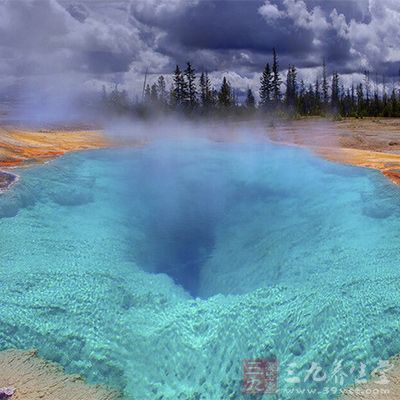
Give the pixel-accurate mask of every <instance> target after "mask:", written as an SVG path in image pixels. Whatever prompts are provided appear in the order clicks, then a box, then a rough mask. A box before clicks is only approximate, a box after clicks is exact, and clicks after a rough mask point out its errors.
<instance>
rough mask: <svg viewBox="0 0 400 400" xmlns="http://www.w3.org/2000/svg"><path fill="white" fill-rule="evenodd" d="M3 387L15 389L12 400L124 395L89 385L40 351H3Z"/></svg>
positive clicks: (107, 399) (93, 399) (111, 399)
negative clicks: (40, 353) (41, 354)
mask: <svg viewBox="0 0 400 400" xmlns="http://www.w3.org/2000/svg"><path fill="white" fill-rule="evenodd" d="M0 387H8V388H13V389H14V390H15V391H14V394H13V396H12V397H10V398H11V399H12V400H35V399H42V400H70V399H74V400H115V399H119V398H120V395H119V393H117V392H116V391H112V390H109V389H107V388H105V387H103V386H98V385H97V386H94V385H89V384H87V383H85V382H84V381H83V379H82V378H81V377H80V376H78V375H66V374H65V373H64V371H63V370H62V368H61V367H60V366H58V365H57V364H53V363H49V362H47V361H45V360H42V359H41V358H39V357H38V356H37V354H36V351H34V350H30V351H22V350H5V351H2V352H0Z"/></svg>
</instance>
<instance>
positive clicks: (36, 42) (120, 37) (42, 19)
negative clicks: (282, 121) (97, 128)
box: [0, 0, 400, 96]
mask: <svg viewBox="0 0 400 400" xmlns="http://www.w3.org/2000/svg"><path fill="white" fill-rule="evenodd" d="M399 27H400V1H398V0H319V1H317V0H310V1H306V0H260V1H258V0H243V1H242V0H78V1H69V0H0V90H2V91H7V90H10V88H13V90H14V89H15V88H16V87H17V88H21V87H24V88H29V87H32V86H31V85H36V84H37V83H38V82H40V84H41V85H43V86H46V85H47V86H49V87H53V88H54V90H58V91H59V90H60V87H62V88H65V89H66V88H68V87H69V88H70V87H72V86H79V87H85V88H101V86H102V85H103V84H104V83H105V84H107V85H112V84H114V83H119V84H120V85H121V87H125V88H127V89H128V90H129V93H130V95H131V96H134V95H135V94H139V93H140V91H141V86H142V83H143V73H144V71H145V70H146V68H148V69H149V72H150V81H151V80H152V79H155V77H156V76H158V75H159V74H169V73H170V72H171V71H172V70H173V69H174V66H175V64H176V63H179V64H181V65H184V63H185V62H186V61H187V60H190V61H191V62H192V63H194V65H195V66H196V68H197V70H198V71H201V70H208V71H209V72H211V73H212V77H213V80H214V82H215V83H216V84H217V82H218V81H219V79H220V78H221V76H222V75H227V76H228V77H229V79H230V81H231V83H233V85H235V86H237V87H238V88H242V89H243V88H246V87H247V86H251V87H253V88H254V89H257V83H258V79H259V72H260V71H261V69H262V68H263V66H264V64H265V63H266V62H267V61H270V54H271V49H272V47H276V49H277V51H278V55H279V60H280V66H281V69H282V70H284V69H286V68H287V66H288V64H289V63H293V64H295V65H296V66H297V67H298V68H299V75H300V77H302V78H304V79H305V80H309V79H314V77H315V75H316V74H320V68H319V66H320V64H321V62H322V59H323V58H324V57H325V59H326V61H327V63H328V66H329V70H330V71H331V72H332V71H333V70H337V71H338V72H339V73H341V74H343V80H351V79H357V77H359V76H360V75H359V74H360V73H362V71H363V70H365V69H369V70H372V71H374V72H375V71H376V72H378V73H379V74H383V73H384V74H386V75H387V76H388V79H394V78H395V77H397V75H398V71H399V67H400V29H399ZM60 83H62V85H61V86H60Z"/></svg>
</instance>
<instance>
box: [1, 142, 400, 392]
mask: <svg viewBox="0 0 400 400" xmlns="http://www.w3.org/2000/svg"><path fill="white" fill-rule="evenodd" d="M18 172H19V173H20V174H21V180H20V182H19V183H18V184H17V185H16V186H15V187H13V188H12V190H11V191H9V192H7V193H5V194H3V195H1V196H0V229H1V236H0V257H1V258H0V259H1V263H0V276H1V281H0V285H1V292H2V296H1V298H2V301H1V313H0V348H2V349H5V348H9V347H18V348H32V347H36V348H38V349H40V354H41V355H42V356H43V357H45V358H47V359H50V360H53V361H56V362H59V363H60V364H62V365H63V366H64V367H65V368H66V370H67V371H68V372H73V373H81V374H83V375H84V376H85V377H86V378H87V379H88V380H89V381H90V382H96V383H106V384H109V385H112V386H114V387H117V388H120V389H122V390H124V393H125V396H126V398H129V399H136V400H147V399H156V400H161V399H163V400H176V399H184V400H186V399H190V400H195V399H196V400H200V399H201V400H203V399H205V400H218V399H223V400H226V399H241V398H243V399H245V398H247V397H246V396H245V395H243V394H242V393H241V380H242V360H243V359H252V358H271V357H274V358H276V359H277V360H278V362H279V365H280V371H279V389H280V393H281V397H280V398H282V399H316V398H320V399H334V398H336V396H337V394H336V393H335V392H334V390H333V389H332V390H330V388H331V387H339V388H340V387H341V385H340V384H335V383H334V380H333V375H332V371H333V369H334V367H335V365H336V364H335V362H337V361H340V360H341V362H342V367H343V371H344V372H345V373H346V376H344V379H343V385H348V384H350V383H352V382H354V380H355V379H356V378H358V374H357V371H359V368H360V363H364V364H365V365H366V368H367V371H368V372H370V371H371V370H372V369H373V368H375V367H376V366H377V364H378V361H379V360H380V359H387V358H388V357H390V356H392V355H394V354H396V353H400V327H399V322H398V321H399V317H400V285H399V279H400V273H399V266H400V264H399V261H400V260H399V259H400V190H399V188H397V187H395V186H393V185H391V184H390V183H389V182H388V181H387V180H386V179H385V178H383V177H382V176H381V175H380V174H379V173H377V172H374V171H369V170H365V169H360V168H353V167H348V166H342V165H337V164H333V163H329V162H326V161H323V160H320V159H318V158H316V157H314V156H312V155H311V154H309V153H308V152H305V151H303V150H300V149H295V148H285V147H278V146H272V145H270V144H263V143H256V142H254V143H247V144H244V143H240V144H227V143H212V142H208V141H206V140H194V139H188V140H184V141H180V142H179V143H178V142H176V141H173V140H172V141H169V140H165V141H158V142H156V143H154V144H152V145H148V146H146V147H143V148H137V149H113V150H104V151H92V152H85V153H79V154H78V153H77V154H72V155H67V156H65V157H62V158H59V159H57V160H55V161H53V162H51V163H49V164H47V165H43V166H40V167H37V168H32V169H27V170H21V171H18ZM312 363H316V364H318V365H319V366H320V367H321V368H322V369H323V371H325V372H326V373H327V375H328V377H332V379H331V380H330V381H319V382H317V380H312V379H309V380H307V381H306V382H305V383H304V380H305V378H306V375H307V372H308V371H309V369H310V366H312V365H313V364H312ZM351 368H354V371H355V372H353V373H350V370H351ZM293 375H296V376H298V377H299V378H300V380H301V383H299V384H293V383H290V382H288V381H287V379H288V378H291V377H293ZM299 388H300V389H301V388H306V389H307V390H306V391H305V392H302V391H301V390H299V391H298V392H294V390H298V389H299ZM327 388H328V389H329V390H328V389H327ZM313 390H314V391H315V392H312V391H313ZM315 393H318V394H315ZM264 397H265V398H268V397H267V396H264Z"/></svg>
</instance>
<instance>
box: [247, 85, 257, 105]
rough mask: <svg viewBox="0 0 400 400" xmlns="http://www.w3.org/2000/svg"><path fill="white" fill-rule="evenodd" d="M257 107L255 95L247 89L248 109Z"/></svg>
mask: <svg viewBox="0 0 400 400" xmlns="http://www.w3.org/2000/svg"><path fill="white" fill-rule="evenodd" d="M255 105H256V100H255V98H254V95H253V91H252V90H251V89H250V88H248V89H247V96H246V107H247V108H254V107H255Z"/></svg>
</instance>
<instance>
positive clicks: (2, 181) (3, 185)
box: [0, 171, 18, 192]
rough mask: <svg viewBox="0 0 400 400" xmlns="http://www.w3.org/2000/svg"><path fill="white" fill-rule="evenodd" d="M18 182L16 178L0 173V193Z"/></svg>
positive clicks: (12, 175)
mask: <svg viewBox="0 0 400 400" xmlns="http://www.w3.org/2000/svg"><path fill="white" fill-rule="evenodd" d="M17 180H18V176H17V175H14V174H11V173H9V172H4V171H0V192H2V191H4V190H7V189H8V188H9V187H10V186H11V185H12V184H13V183H15V182H16V181H17Z"/></svg>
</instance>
